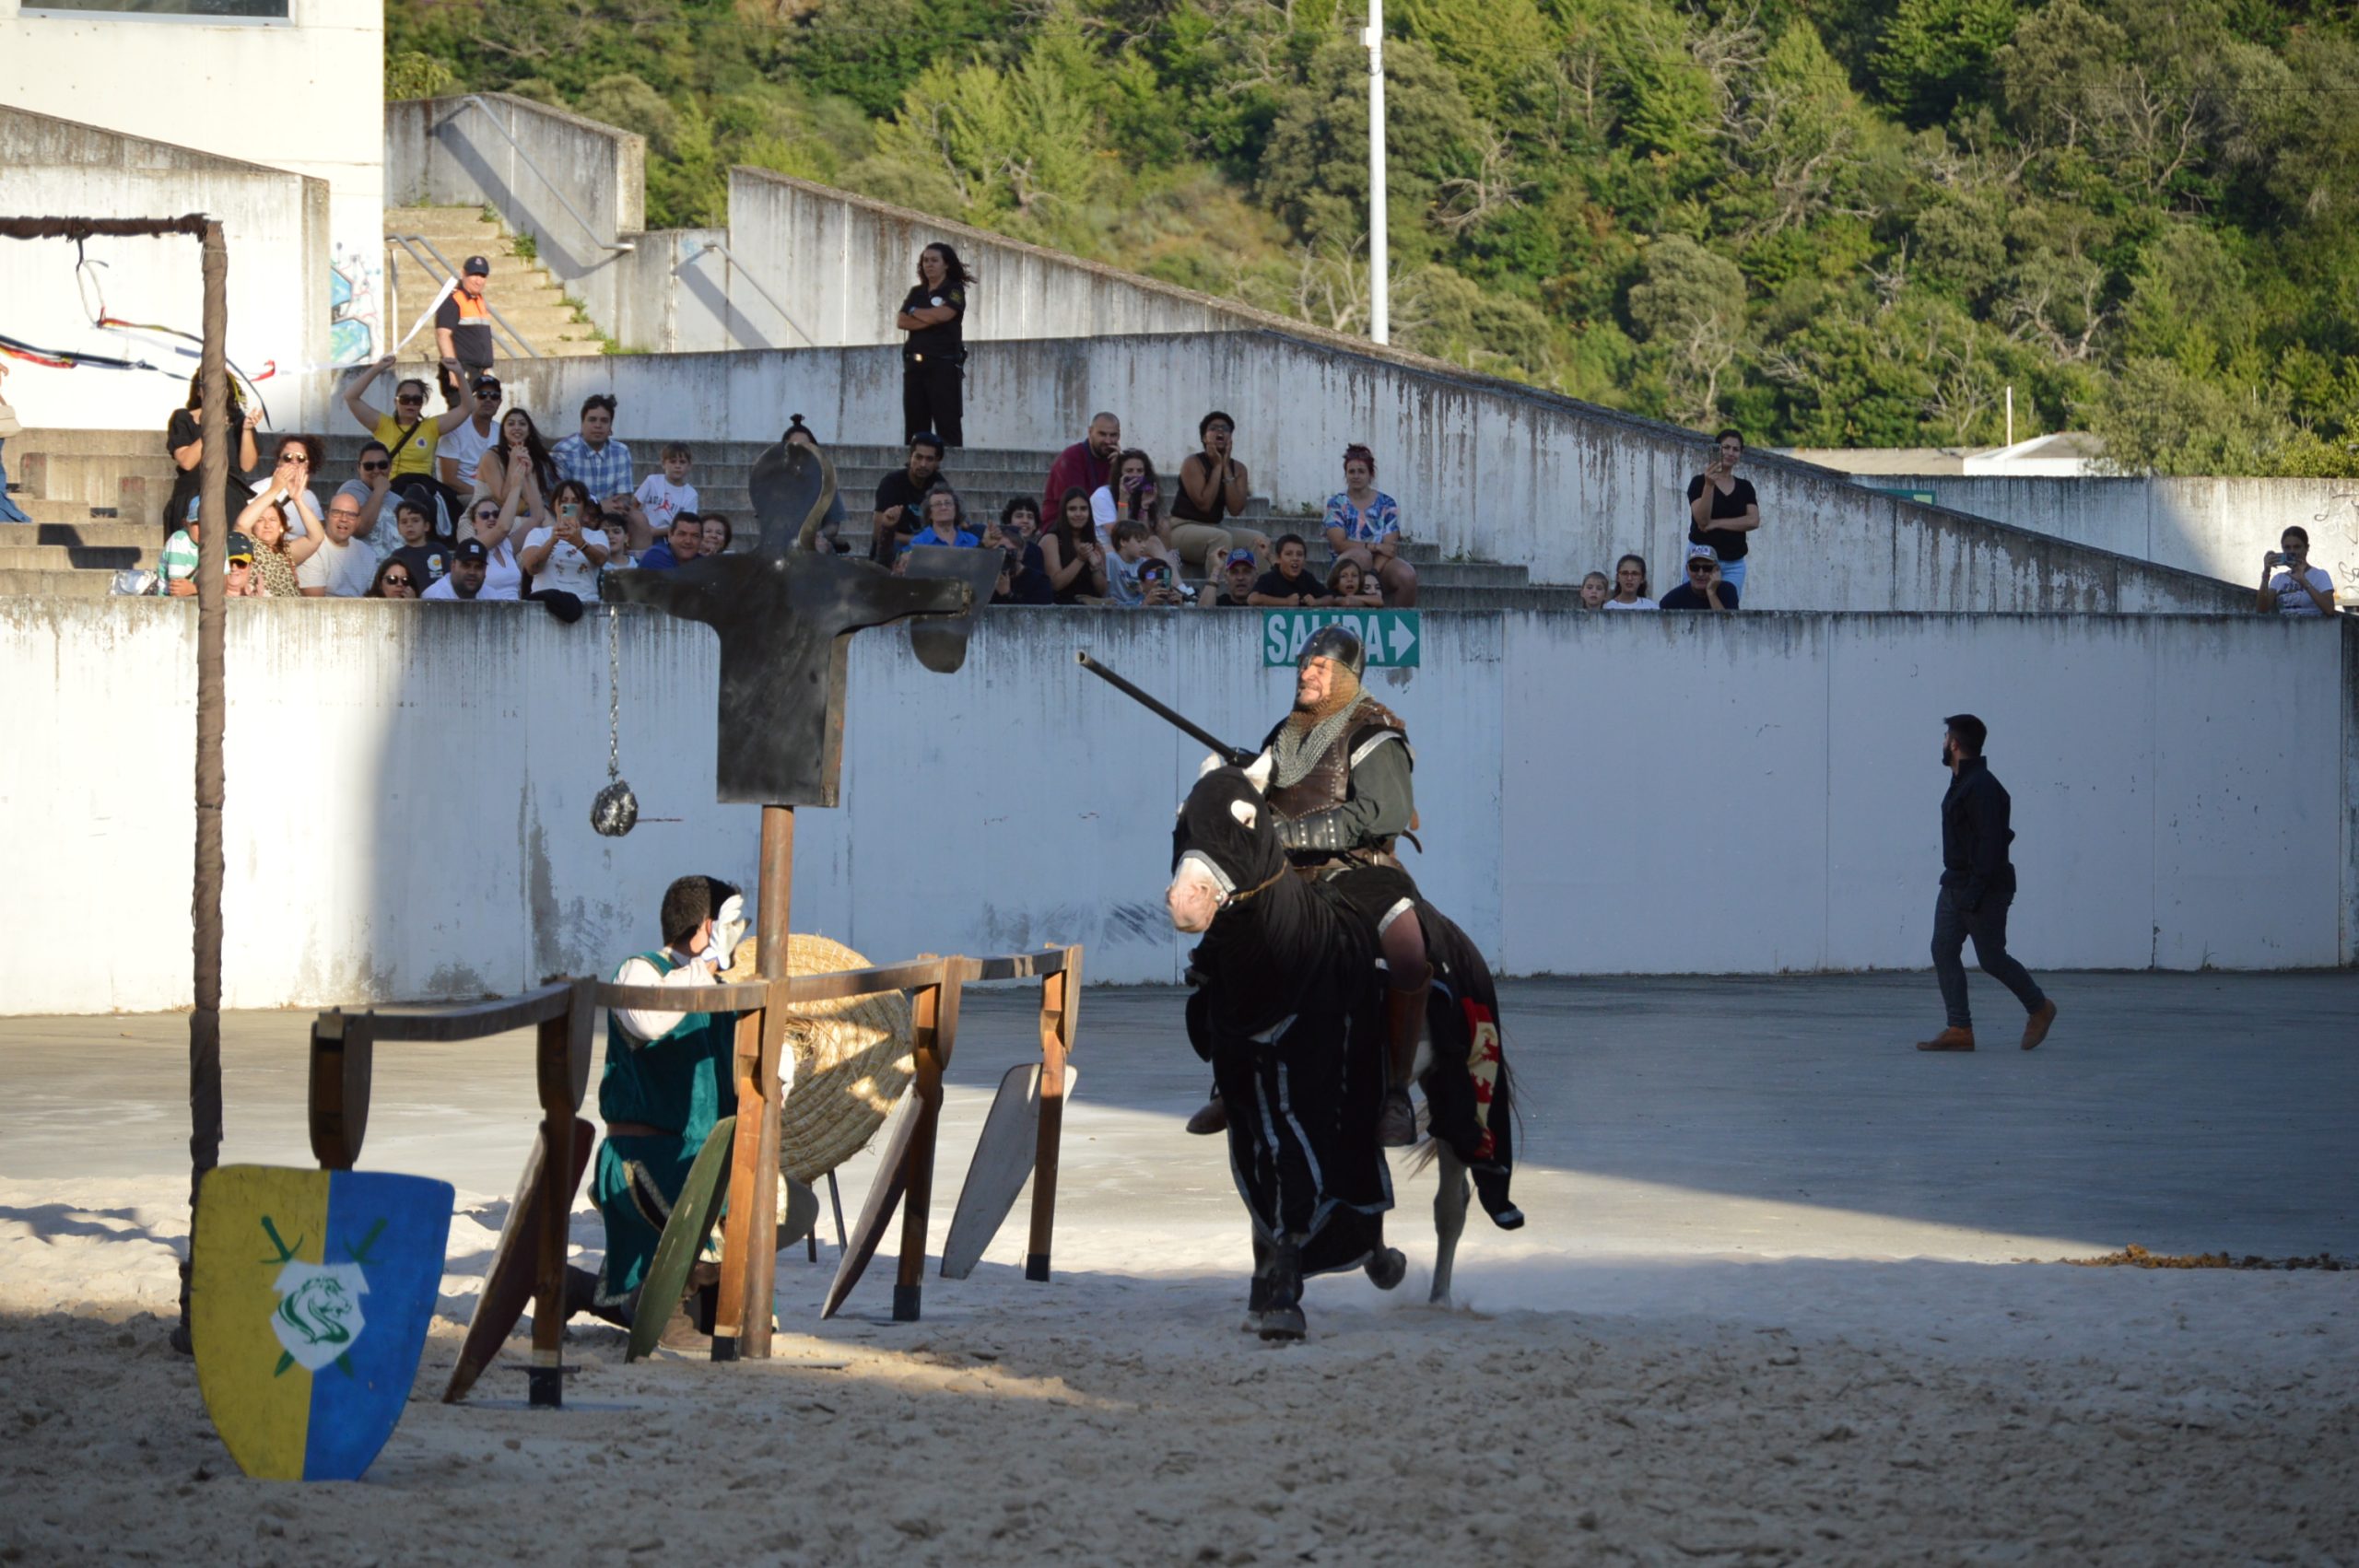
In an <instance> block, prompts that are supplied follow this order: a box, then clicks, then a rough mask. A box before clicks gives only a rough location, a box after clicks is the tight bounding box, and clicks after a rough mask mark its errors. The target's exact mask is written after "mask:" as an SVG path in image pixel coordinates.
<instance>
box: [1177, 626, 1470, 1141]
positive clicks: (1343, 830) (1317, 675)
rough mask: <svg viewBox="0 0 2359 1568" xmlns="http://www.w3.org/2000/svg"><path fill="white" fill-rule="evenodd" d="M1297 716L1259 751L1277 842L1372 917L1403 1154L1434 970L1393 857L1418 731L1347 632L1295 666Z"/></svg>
mask: <svg viewBox="0 0 2359 1568" xmlns="http://www.w3.org/2000/svg"><path fill="white" fill-rule="evenodd" d="M1295 668H1296V672H1297V673H1296V678H1295V703H1294V711H1293V712H1291V713H1289V714H1287V715H1286V716H1285V719H1283V720H1279V722H1278V725H1277V727H1276V728H1275V729H1273V730H1272V731H1270V734H1269V738H1268V739H1267V740H1266V741H1264V742H1263V743H1262V749H1263V750H1264V751H1266V752H1268V753H1269V754H1270V757H1271V763H1272V766H1271V772H1270V787H1269V790H1268V791H1267V794H1266V797H1265V798H1266V799H1267V800H1268V802H1269V803H1270V806H1271V809H1272V810H1273V811H1274V812H1275V813H1277V814H1278V841H1279V842H1280V843H1281V844H1283V845H1284V846H1285V851H1286V859H1287V860H1288V861H1290V862H1291V863H1292V865H1293V867H1294V869H1295V871H1296V872H1297V873H1299V874H1301V875H1303V876H1306V877H1309V878H1312V879H1314V880H1317V881H1321V882H1327V883H1331V884H1332V887H1333V890H1334V891H1335V892H1336V893H1337V894H1339V895H1342V896H1343V897H1344V900H1345V901H1346V902H1348V903H1350V904H1352V905H1353V906H1354V907H1356V908H1358V909H1359V910H1360V912H1361V913H1362V914H1364V915H1366V916H1367V919H1368V921H1369V923H1370V924H1371V925H1372V926H1373V927H1374V928H1375V930H1376V933H1377V937H1378V940H1379V942H1380V943H1381V945H1382V950H1383V954H1384V966H1385V975H1386V980H1387V985H1386V989H1385V995H1384V1004H1385V1006H1384V1020H1385V1035H1386V1069H1387V1071H1386V1089H1385V1095H1384V1107H1383V1112H1382V1116H1381V1118H1380V1119H1379V1122H1378V1124H1377V1133H1378V1139H1379V1141H1380V1142H1382V1143H1383V1144H1384V1145H1385V1146H1386V1147H1387V1148H1392V1149H1399V1148H1404V1147H1406V1146H1407V1145H1409V1144H1412V1143H1414V1142H1415V1141H1417V1117H1416V1111H1415V1109H1414V1107H1413V1106H1411V1105H1410V1103H1409V1080H1410V1075H1411V1072H1412V1071H1414V1068H1415V1066H1416V1059H1417V1034H1418V1030H1419V1026H1420V1024H1422V1022H1423V1020H1424V1017H1425V1011H1426V991H1427V990H1428V989H1430V988H1431V984H1432V979H1433V972H1432V969H1431V967H1430V966H1429V965H1427V963H1426V933H1425V930H1424V928H1423V927H1422V926H1421V925H1420V923H1419V922H1418V919H1417V908H1416V897H1417V889H1416V883H1414V882H1413V881H1411V880H1410V877H1409V874H1408V872H1404V871H1402V869H1401V862H1400V860H1398V859H1396V858H1395V857H1394V855H1393V853H1392V845H1393V842H1394V840H1395V839H1397V838H1399V837H1400V836H1401V835H1402V834H1403V833H1406V832H1408V831H1409V830H1410V829H1411V828H1412V827H1413V826H1414V825H1415V822H1416V814H1417V811H1416V796H1415V791H1414V788H1413V786H1412V783H1411V778H1410V773H1411V769H1412V767H1413V766H1414V763H1415V758H1414V755H1413V754H1412V753H1411V752H1410V750H1409V732H1408V730H1407V728H1406V727H1405V726H1404V725H1402V722H1401V720H1400V719H1399V718H1398V717H1396V716H1395V715H1394V714H1393V713H1392V711H1391V709H1390V708H1386V707H1385V706H1384V705H1383V704H1382V703H1379V702H1378V701H1377V700H1376V699H1375V698H1374V697H1372V696H1369V695H1368V693H1367V688H1366V687H1365V686H1363V685H1361V684H1360V676H1361V674H1362V673H1364V672H1365V671H1366V670H1367V649H1366V648H1364V647H1363V646H1362V645H1361V643H1360V639H1359V638H1358V636H1357V635H1356V633H1354V632H1352V631H1351V630H1350V629H1348V628H1347V627H1344V626H1322V627H1320V629H1319V630H1318V631H1317V632H1315V633H1313V634H1312V635H1311V638H1310V640H1309V641H1308V642H1306V643H1304V644H1303V647H1302V652H1301V654H1300V655H1299V656H1298V657H1297V659H1296V661H1295ZM1227 1125H1228V1117H1227V1113H1226V1110H1224V1109H1223V1107H1222V1106H1221V1103H1220V1098H1219V1096H1218V1094H1215V1096H1214V1097H1213V1099H1212V1100H1211V1102H1210V1103H1209V1104H1207V1105H1206V1106H1204V1107H1203V1109H1201V1110H1199V1111H1198V1112H1197V1113H1196V1114H1195V1115H1194V1116H1193V1117H1190V1118H1189V1120H1188V1130H1189V1131H1191V1132H1197V1133H1212V1132H1218V1131H1221V1130H1222V1129H1225V1128H1226V1127H1227Z"/></svg>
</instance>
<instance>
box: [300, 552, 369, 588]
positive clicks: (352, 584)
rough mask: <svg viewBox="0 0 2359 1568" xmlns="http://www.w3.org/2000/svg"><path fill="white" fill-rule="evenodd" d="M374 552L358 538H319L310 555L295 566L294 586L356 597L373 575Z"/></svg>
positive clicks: (367, 586) (367, 584) (367, 585)
mask: <svg viewBox="0 0 2359 1568" xmlns="http://www.w3.org/2000/svg"><path fill="white" fill-rule="evenodd" d="M376 576H377V555H376V552H375V551H373V550H371V549H370V548H369V547H368V546H367V545H366V544H361V543H360V542H358V540H350V539H347V540H346V541H345V542H344V543H343V544H337V543H336V542H335V541H334V540H333V539H323V540H321V541H320V547H319V548H318V549H316V550H314V551H312V552H311V558H310V559H309V560H307V561H305V562H304V563H303V564H302V565H301V566H299V567H297V568H295V585H296V586H297V587H298V588H324V589H326V590H327V591H328V597H329V598H331V599H358V598H360V597H362V596H363V595H365V594H366V593H367V592H368V591H369V584H370V582H372V581H374V580H375V579H376Z"/></svg>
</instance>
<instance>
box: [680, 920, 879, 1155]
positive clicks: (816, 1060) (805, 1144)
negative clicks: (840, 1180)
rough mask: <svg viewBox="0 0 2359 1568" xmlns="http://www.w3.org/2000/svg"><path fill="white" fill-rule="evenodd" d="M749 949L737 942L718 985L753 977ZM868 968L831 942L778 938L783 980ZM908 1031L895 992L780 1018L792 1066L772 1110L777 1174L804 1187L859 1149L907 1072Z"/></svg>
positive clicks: (751, 945)
mask: <svg viewBox="0 0 2359 1568" xmlns="http://www.w3.org/2000/svg"><path fill="white" fill-rule="evenodd" d="M756 948H757V943H756V942H755V941H754V940H753V939H752V938H748V939H747V940H746V941H745V942H743V943H742V944H740V945H739V947H738V949H737V955H736V962H735V963H734V965H731V967H730V969H729V971H728V973H727V974H726V975H725V976H724V977H723V978H725V979H730V980H744V979H751V978H753V977H754V976H755V974H756V972H757V961H758V955H757V952H756ZM869 966H870V965H869V962H868V960H867V959H866V958H864V957H863V956H862V955H861V954H857V953H854V952H853V951H852V950H851V948H849V947H846V946H844V945H843V943H841V942H830V941H829V940H827V938H826V937H823V936H806V935H804V934H803V933H801V932H796V933H794V934H792V935H791V936H789V937H788V938H787V946H786V972H787V973H788V974H790V975H825V974H832V973H835V972H837V971H839V970H844V969H865V968H868V967H869ZM914 1033H915V1031H914V1028H913V1025H912V1023H911V1020H910V999H909V998H908V997H907V996H905V995H903V994H902V993H901V992H899V991H879V992H876V993H874V994H872V995H869V996H858V997H847V998H845V999H844V1000H840V1001H823V1002H814V1003H811V1004H808V1005H806V1006H802V1007H797V1008H795V1009H793V1010H792V1012H790V1013H789V1014H788V1017H787V1025H786V1044H785V1046H784V1047H783V1050H784V1053H785V1054H786V1055H787V1056H788V1057H791V1058H792V1060H793V1062H794V1086H793V1087H792V1088H791V1089H789V1090H788V1091H787V1094H786V1102H785V1104H783V1105H782V1106H780V1107H779V1126H778V1168H779V1169H780V1171H781V1172H783V1173H785V1174H786V1175H787V1176H792V1177H793V1178H794V1179H795V1180H796V1181H799V1182H803V1183H804V1184H806V1185H808V1184H810V1183H813V1182H816V1181H817V1180H818V1179H819V1178H820V1177H821V1176H826V1175H827V1173H828V1172H829V1171H831V1170H833V1169H835V1168H836V1167H837V1166H838V1165H839V1164H843V1163H844V1162H845V1161H846V1160H848V1159H850V1158H851V1157H852V1156H853V1155H854V1154H857V1153H860V1152H861V1150H863V1149H864V1148H866V1147H867V1146H868V1143H869V1141H870V1140H872V1139H874V1137H875V1136H876V1131H877V1129H879V1128H881V1127H883V1126H884V1125H885V1117H886V1116H887V1115H888V1114H890V1113H891V1111H892V1109H893V1106H895V1105H896V1104H897V1103H898V1102H899V1100H900V1098H901V1095H902V1094H903V1093H904V1092H905V1091H906V1090H907V1089H908V1088H909V1086H910V1078H911V1077H912V1076H913V1075H914V1074H915V1072H916V1070H917V1064H916V1059H915V1057H914V1055H913V1052H912V1050H911V1045H910V1042H911V1040H912V1038H913V1036H914Z"/></svg>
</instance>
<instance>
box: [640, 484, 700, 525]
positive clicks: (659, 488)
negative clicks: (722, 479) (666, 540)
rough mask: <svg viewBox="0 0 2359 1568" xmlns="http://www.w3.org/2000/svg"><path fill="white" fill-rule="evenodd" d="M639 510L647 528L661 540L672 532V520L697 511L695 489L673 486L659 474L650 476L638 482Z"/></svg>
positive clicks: (687, 486)
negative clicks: (683, 513) (645, 519)
mask: <svg viewBox="0 0 2359 1568" xmlns="http://www.w3.org/2000/svg"><path fill="white" fill-rule="evenodd" d="M639 509H640V510H641V511H643V512H645V513H646V514H647V526H649V527H650V528H652V529H653V530H655V536H656V537H657V538H658V539H661V538H663V535H665V534H667V533H669V532H672V520H673V519H674V518H676V517H678V516H679V515H680V514H681V513H682V512H692V511H695V510H696V509H697V487H696V486H693V485H675V484H673V483H672V482H671V481H670V480H669V479H666V478H664V477H663V475H662V474H649V475H648V476H647V477H646V478H644V479H642V480H640V482H639Z"/></svg>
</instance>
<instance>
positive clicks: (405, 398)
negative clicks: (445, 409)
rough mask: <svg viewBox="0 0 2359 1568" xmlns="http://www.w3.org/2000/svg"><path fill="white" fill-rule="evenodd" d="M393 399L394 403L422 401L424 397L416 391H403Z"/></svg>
mask: <svg viewBox="0 0 2359 1568" xmlns="http://www.w3.org/2000/svg"><path fill="white" fill-rule="evenodd" d="M393 401H394V402H395V403H424V402H425V401H426V399H425V398H424V397H422V396H420V395H418V394H417V393H416V392H404V393H403V394H402V395H401V396H399V397H397V398H395V399H393Z"/></svg>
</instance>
